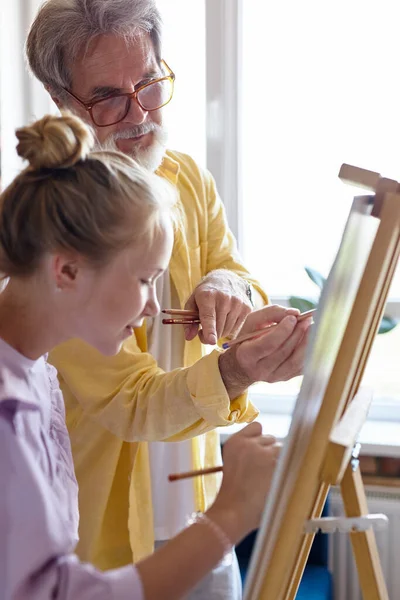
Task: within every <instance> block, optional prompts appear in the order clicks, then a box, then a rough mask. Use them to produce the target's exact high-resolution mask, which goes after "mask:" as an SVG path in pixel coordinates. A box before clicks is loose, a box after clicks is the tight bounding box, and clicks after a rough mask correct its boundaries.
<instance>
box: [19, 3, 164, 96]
mask: <svg viewBox="0 0 400 600" xmlns="http://www.w3.org/2000/svg"><path fill="white" fill-rule="evenodd" d="M141 32H147V33H149V34H150V37H151V40H152V42H153V46H154V51H155V55H156V59H157V61H158V62H160V60H161V16H160V13H159V11H158V9H157V6H156V3H155V0H47V2H45V3H44V4H43V5H42V7H41V8H40V10H39V12H38V14H37V16H36V18H35V20H34V22H33V24H32V26H31V29H30V31H29V34H28V38H27V42H26V55H27V59H28V63H29V66H30V68H31V70H32V71H33V73H34V75H35V76H36V77H37V78H38V79H39V80H40V81H41V82H42V83H43V85H44V86H45V87H46V88H47V89H48V90H49V92H50V93H52V94H55V95H57V96H59V97H61V98H62V97H65V96H64V91H63V88H67V89H70V88H71V85H72V76H71V70H70V66H71V64H73V62H74V60H75V59H76V57H77V55H78V54H79V53H80V52H82V51H85V50H86V49H87V47H88V45H89V44H90V42H91V41H92V40H93V39H94V38H95V37H97V36H99V35H105V34H112V35H117V36H120V37H123V38H124V39H125V40H126V41H127V42H131V41H133V40H134V39H135V37H136V36H137V35H138V34H140V33H141Z"/></svg>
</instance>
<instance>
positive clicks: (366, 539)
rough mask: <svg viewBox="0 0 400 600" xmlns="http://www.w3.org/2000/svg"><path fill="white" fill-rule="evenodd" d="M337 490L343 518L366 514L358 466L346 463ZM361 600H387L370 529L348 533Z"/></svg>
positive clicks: (372, 533)
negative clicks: (339, 490) (341, 502)
mask: <svg viewBox="0 0 400 600" xmlns="http://www.w3.org/2000/svg"><path fill="white" fill-rule="evenodd" d="M340 488H341V493H342V498H343V504H344V509H345V513H346V516H347V517H357V516H362V515H367V514H368V506H367V498H366V495H365V490H364V484H363V481H362V478H361V473H360V469H359V466H357V467H356V468H355V469H354V470H353V466H352V463H351V462H350V463H349V465H348V467H347V469H346V472H345V474H344V477H343V479H342V482H341V485H340ZM350 539H351V544H352V547H353V554H354V558H355V561H356V565H357V571H358V577H359V580H360V586H361V590H362V595H363V599H364V600H389V596H388V592H387V589H386V583H385V580H384V577H383V573H382V567H381V564H380V561H379V555H378V549H377V545H376V540H375V534H374V531H373V530H372V529H369V530H368V531H359V532H353V533H350Z"/></svg>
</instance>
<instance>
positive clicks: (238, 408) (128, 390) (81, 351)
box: [50, 335, 258, 442]
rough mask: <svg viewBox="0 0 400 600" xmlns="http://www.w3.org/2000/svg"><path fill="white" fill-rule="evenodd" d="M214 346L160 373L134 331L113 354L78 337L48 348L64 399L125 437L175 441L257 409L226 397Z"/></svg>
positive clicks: (241, 419) (245, 419) (244, 419)
mask: <svg viewBox="0 0 400 600" xmlns="http://www.w3.org/2000/svg"><path fill="white" fill-rule="evenodd" d="M218 356H219V352H218V351H216V350H215V351H213V352H212V353H211V354H208V355H207V356H204V357H203V358H201V359H200V360H198V361H197V362H196V363H195V364H194V365H192V366H191V367H187V368H182V369H175V370H173V371H170V372H168V373H166V372H165V371H163V370H162V369H160V368H159V367H158V365H157V363H156V361H155V360H154V358H153V357H152V356H151V354H149V353H148V352H141V350H140V348H139V346H138V344H137V341H136V339H135V336H134V335H133V336H131V337H130V338H129V339H128V340H126V341H125V343H124V345H123V346H122V349H121V351H120V352H119V353H118V354H117V355H116V356H111V357H110V356H103V355H102V354H101V353H100V352H98V351H97V350H96V349H95V348H92V347H91V346H89V345H88V344H86V343H85V342H82V341H81V340H70V341H68V342H66V343H64V344H61V345H60V346H58V347H57V348H55V349H54V350H53V351H52V352H51V353H50V360H51V362H52V363H53V365H54V366H55V367H56V368H57V371H58V373H59V375H60V381H61V388H62V390H63V393H64V397H65V398H66V401H67V403H68V395H69V393H70V394H72V396H73V398H74V399H75V400H76V401H77V402H78V404H79V406H80V407H81V409H82V410H83V412H84V413H85V414H86V415H88V416H90V417H91V418H92V419H94V420H95V421H96V422H97V423H100V424H101V425H102V426H103V427H104V428H105V429H107V430H108V431H111V433H113V434H114V435H115V436H117V437H119V438H120V439H123V440H124V441H126V442H138V441H150V442H151V441H179V440H182V439H189V438H191V437H194V436H196V435H200V434H203V433H206V432H207V431H210V430H212V429H215V428H216V427H223V426H225V425H232V424H233V423H244V422H250V421H252V420H254V419H255V417H256V416H257V414H258V411H257V410H256V409H255V408H254V407H253V405H252V404H251V402H250V401H249V399H248V396H247V394H243V395H242V396H239V397H238V398H236V399H234V400H233V401H231V400H230V398H229V396H228V393H227V391H226V389H225V386H224V383H223V381H222V378H221V375H220V372H219V367H218Z"/></svg>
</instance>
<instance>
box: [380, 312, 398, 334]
mask: <svg viewBox="0 0 400 600" xmlns="http://www.w3.org/2000/svg"><path fill="white" fill-rule="evenodd" d="M398 323H399V320H398V319H392V317H386V316H383V317H382V321H381V324H380V325H379V330H378V334H379V333H388V331H392V329H394V328H395V327H396V325H398Z"/></svg>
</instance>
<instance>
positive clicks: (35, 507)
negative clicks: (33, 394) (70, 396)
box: [0, 411, 144, 600]
mask: <svg viewBox="0 0 400 600" xmlns="http://www.w3.org/2000/svg"><path fill="white" fill-rule="evenodd" d="M31 420H32V421H33V427H31V426H30V421H31ZM37 423H38V419H37V418H36V420H35V416H34V415H33V416H32V417H31V416H30V415H28V417H27V418H25V417H21V418H19V416H18V418H16V417H15V415H12V416H11V417H9V416H8V415H7V413H4V411H3V412H2V411H0V477H1V482H2V491H1V493H0V589H1V597H2V598H4V599H5V600H14V599H17V598H18V600H28V599H29V600H47V599H48V600H50V599H51V600H94V599H96V600H109V599H110V598H113V599H115V600H122V599H124V600H125V599H126V600H128V599H129V600H144V594H143V589H142V584H141V581H140V578H139V574H138V572H137V570H136V569H135V568H134V566H133V565H132V566H130V565H129V566H127V567H123V568H121V569H116V570H113V571H107V572H101V571H98V570H97V569H95V568H94V567H92V566H91V565H88V564H85V563H82V562H80V561H79V559H78V558H77V556H76V555H75V554H73V544H74V542H73V536H72V534H71V532H70V531H69V529H68V523H67V520H66V519H64V518H63V515H64V514H65V507H63V506H62V503H60V502H57V495H56V491H55V489H53V486H52V484H51V477H52V474H53V475H54V472H55V471H54V470H55V468H56V461H55V460H54V457H53V456H52V455H51V447H50V445H49V444H48V443H47V442H46V435H45V434H44V433H43V431H42V430H41V428H40V426H37Z"/></svg>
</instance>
